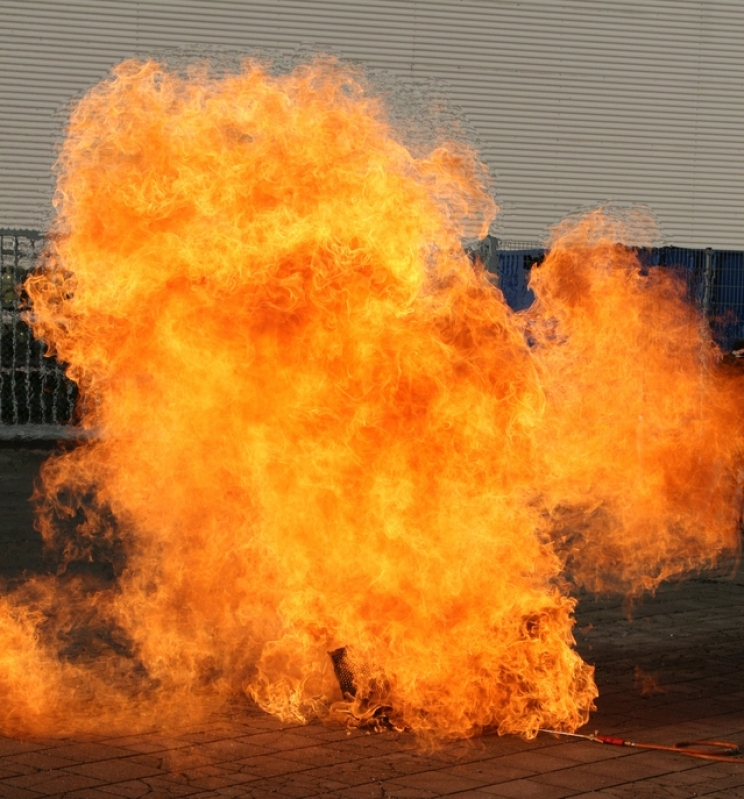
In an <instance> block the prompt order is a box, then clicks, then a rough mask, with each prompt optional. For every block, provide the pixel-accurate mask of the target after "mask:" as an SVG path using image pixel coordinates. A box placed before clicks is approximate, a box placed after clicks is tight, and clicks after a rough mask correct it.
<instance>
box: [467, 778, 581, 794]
mask: <svg viewBox="0 0 744 799" xmlns="http://www.w3.org/2000/svg"><path fill="white" fill-rule="evenodd" d="M481 790H483V791H485V792H486V793H490V794H491V795H492V796H498V797H500V798H501V799H565V797H567V796H573V795H574V794H575V793H576V791H575V789H573V788H565V787H561V786H558V785H547V784H546V783H544V782H537V781H536V780H534V779H533V778H531V777H527V778H526V779H523V780H514V781H513V782H504V783H501V784H500V785H494V786H493V787H491V788H482V789H481Z"/></svg>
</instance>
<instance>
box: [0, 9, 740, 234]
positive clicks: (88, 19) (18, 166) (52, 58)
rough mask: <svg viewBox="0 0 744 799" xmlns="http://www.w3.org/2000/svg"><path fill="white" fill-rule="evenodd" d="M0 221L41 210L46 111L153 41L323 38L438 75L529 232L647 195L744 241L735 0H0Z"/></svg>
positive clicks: (35, 216) (345, 51)
mask: <svg viewBox="0 0 744 799" xmlns="http://www.w3.org/2000/svg"><path fill="white" fill-rule="evenodd" d="M0 11H1V12H2V30H3V46H2V49H0V107H2V115H1V116H0V227H32V228H33V227H40V226H43V225H44V221H45V219H46V218H48V214H49V203H50V197H51V173H50V166H51V163H52V161H53V158H54V156H53V149H54V141H55V137H56V138H58V137H59V135H60V130H61V121H60V116H59V113H58V112H59V109H60V108H61V107H62V106H63V105H64V104H65V103H66V102H67V101H69V100H70V99H71V98H72V97H74V96H77V95H79V94H80V93H81V92H82V91H84V90H85V89H86V88H88V87H89V86H91V85H92V84H93V83H94V82H96V81H97V80H99V79H100V78H102V77H103V76H104V75H105V74H106V72H107V70H108V68H109V67H110V66H111V65H112V64H113V63H115V62H116V61H118V60H120V59H122V58H125V57H127V56H131V55H136V54H139V55H143V54H153V53H155V54H156V52H157V50H158V49H160V48H170V47H179V46H183V45H189V44H196V43H206V44H216V45H221V46H226V47H230V48H236V49H242V48H246V49H249V48H255V47H271V48H279V49H283V50H287V51H290V50H294V49H295V48H296V47H297V46H298V45H300V44H301V43H302V42H307V41H311V42H313V43H314V44H315V45H317V46H318V47H319V48H320V49H323V48H332V49H333V50H334V51H335V52H337V53H339V54H341V55H343V56H347V57H350V58H353V59H355V60H358V61H361V62H363V63H366V64H368V65H370V66H372V67H377V68H386V69H389V70H391V71H392V72H394V73H397V74H399V75H401V76H403V77H406V78H408V77H414V78H433V79H434V80H436V81H441V82H443V83H444V84H445V85H446V91H447V93H448V95H449V96H450V98H451V99H452V100H453V102H454V103H455V104H457V105H458V106H459V107H460V108H462V109H463V111H464V113H465V114H466V115H467V117H468V119H469V121H470V122H471V123H472V125H473V127H474V128H475V129H476V131H477V133H478V136H479V139H480V142H481V144H482V147H483V149H482V156H483V159H484V160H485V161H486V163H488V164H489V166H490V167H491V169H492V171H493V172H494V174H495V176H496V182H497V199H498V201H499V203H500V205H501V206H502V208H503V211H502V214H501V217H500V221H499V223H498V227H497V232H498V233H499V234H500V235H501V236H502V237H504V238H507V239H520V240H533V241H534V240H539V239H540V238H541V237H542V236H543V234H544V232H545V229H546V226H548V225H550V224H552V223H554V222H556V221H557V220H559V219H560V218H561V217H562V216H564V215H565V214H566V213H569V212H571V211H573V210H575V209H576V208H577V207H581V206H586V205H592V204H596V203H598V202H602V201H606V200H615V201H619V202H642V203H647V204H648V205H650V206H651V207H652V209H653V210H654V211H655V213H656V215H657V217H658V218H659V221H660V223H661V225H662V231H663V234H664V238H665V240H666V241H667V242H671V243H674V244H677V245H680V246H691V247H705V246H711V247H717V248H731V249H744V236H743V234H742V230H743V229H744V226H743V225H742V222H744V219H743V217H744V214H743V212H742V209H743V207H744V198H743V197H742V187H743V185H744V146H742V143H741V131H740V128H741V123H742V120H744V92H742V90H741V86H742V78H743V77H744V75H743V74H742V72H743V70H742V67H743V65H744V47H743V45H744V3H742V2H741V0H622V2H616V1H615V0H574V2H558V0H540V1H539V2H537V1H536V0H524V1H522V0H520V1H516V0H446V1H445V0H421V1H417V0H368V1H367V2H356V1H353V2H348V1H347V2H343V1H342V0H210V2H205V1H204V0H149V1H147V0H146V1H144V2H135V1H134V0H66V2H64V3H60V2H57V0H1V2H0Z"/></svg>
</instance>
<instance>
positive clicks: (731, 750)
mask: <svg viewBox="0 0 744 799" xmlns="http://www.w3.org/2000/svg"><path fill="white" fill-rule="evenodd" d="M538 732H545V733H549V734H551V735H563V736H565V737H568V738H581V739H583V740H585V741H593V742H594V743H599V744H609V745H610V746H632V747H633V748H635V749H653V750H655V751H658V752H674V753H675V754H678V755H685V756H686V757H696V758H699V759H701V760H715V761H717V762H719V763H744V756H742V754H741V750H740V749H739V747H738V746H737V745H736V744H735V743H731V742H730V741H710V740H699V741H682V742H681V743H678V744H674V745H672V746H667V745H665V744H653V743H642V742H640V741H628V740H626V739H625V738H617V737H615V736H613V735H600V734H599V733H598V732H594V733H589V734H588V735H582V734H581V733H577V732H561V731H560V730H544V729H540V730H538Z"/></svg>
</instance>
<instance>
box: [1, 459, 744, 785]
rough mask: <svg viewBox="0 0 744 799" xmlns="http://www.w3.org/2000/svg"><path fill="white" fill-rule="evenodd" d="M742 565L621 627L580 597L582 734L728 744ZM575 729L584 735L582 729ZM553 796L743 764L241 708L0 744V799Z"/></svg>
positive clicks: (15, 533) (25, 542) (684, 777)
mask: <svg viewBox="0 0 744 799" xmlns="http://www.w3.org/2000/svg"><path fill="white" fill-rule="evenodd" d="M43 457H44V453H42V452H37V451H33V450H24V451H16V450H13V449H8V448H7V447H6V448H4V449H2V450H0V547H1V548H0V552H2V557H1V558H0V573H3V574H4V575H5V576H8V577H12V576H13V575H15V574H18V573H19V572H20V571H21V570H23V569H30V570H35V569H38V568H41V565H42V559H41V550H40V547H39V541H38V539H37V537H36V535H35V533H33V529H32V524H31V517H30V513H29V511H28V508H27V502H26V500H27V497H28V495H29V494H30V491H31V484H32V480H33V477H34V475H35V474H36V471H37V469H38V465H39V463H40V462H41V460H42V458H43ZM743 600H744V571H740V572H739V573H738V574H737V575H736V576H734V577H721V576H715V575H708V576H707V577H700V578H697V579H694V580H691V581H688V582H686V583H684V584H682V585H678V586H670V587H667V588H665V589H664V590H662V591H661V592H660V593H659V595H658V596H656V597H655V598H654V599H653V600H649V601H646V602H645V603H644V604H643V605H642V606H640V607H638V608H636V609H635V611H634V615H633V620H629V619H628V618H627V617H626V614H625V613H624V611H623V608H622V606H621V603H620V602H619V601H602V602H597V601H591V600H588V599H586V600H584V601H582V603H581V606H580V609H579V613H578V627H579V633H578V634H579V649H580V651H581V652H582V654H583V656H584V657H585V659H587V660H588V661H589V662H591V663H594V664H595V665H596V667H597V678H598V683H599V687H600V691H601V696H600V698H599V700H598V708H599V709H598V711H597V713H596V714H595V715H594V717H593V718H592V721H591V723H590V725H589V730H594V729H598V730H600V732H602V733H603V734H609V735H618V736H622V737H624V738H628V739H632V740H637V741H650V742H656V743H663V744H674V743H676V742H678V741H680V740H689V739H693V738H716V739H726V740H733V741H736V742H737V743H739V744H741V745H743V746H744V684H742V664H743V663H744V634H743V632H744V629H743V628H742V620H743V619H742V617H743V615H744V601H743ZM589 730H587V731H589ZM42 796H44V797H48V796H56V797H68V798H69V799H73V797H74V798H75V799H112V797H130V798H131V799H135V798H137V797H156V798H157V797H187V796H188V797H198V798H199V799H216V797H278V798H279V799H282V798H283V797H287V798H295V797H296V798H297V799H299V798H300V797H311V796H323V797H333V798H334V799H362V798H363V797H370V798H372V797H374V798H376V799H383V797H388V798H389V799H393V797H400V799H418V798H419V797H421V799H424V798H425V797H438V796H449V797H459V799H478V798H480V799H495V798H496V799H497V798H498V797H502V798H504V797H507V798H509V799H522V798H524V799H562V797H581V798H582V799H587V797H590V796H591V797H598V796H603V797H615V799H621V798H622V799H626V798H627V799H635V797H654V799H655V798H656V797H668V798H669V799H687V798H688V797H694V796H706V797H718V798H719V799H724V797H726V799H734V798H735V797H744V762H743V763H742V764H737V763H713V762H706V761H701V760H694V759H691V758H687V757H683V756H681V755H678V754H668V753H662V752H652V751H638V750H633V749H629V748H625V747H615V746H607V745H601V744H596V743H590V742H586V741H574V740H566V739H556V738H553V737H551V736H542V737H540V738H539V739H538V740H536V741H533V742H529V743H528V742H525V741H522V740H519V739H517V738H499V737H498V736H495V735H489V736H484V737H482V738H480V739H478V740H475V741H471V742H460V743H456V744H451V745H449V746H446V747H444V748H443V749H441V750H440V751H437V752H434V753H423V752H421V751H419V749H418V748H417V745H416V741H415V740H414V739H413V737H412V736H410V735H408V734H401V733H393V732H385V733H379V734H367V733H363V732H358V731H357V732H354V733H352V734H347V732H346V731H345V730H343V729H340V728H338V727H329V726H323V725H321V724H311V725H309V726H306V727H298V726H292V725H286V724H282V723H280V722H278V721H277V720H276V719H274V718H272V717H270V716H267V715H265V714H264V713H262V712H260V711H259V710H257V709H256V708H254V707H252V706H251V705H250V704H248V703H245V704H243V705H240V706H235V707H233V708H231V709H230V710H229V711H227V712H225V714H223V715H222V716H220V717H219V718H214V719H212V720H210V721H209V722H208V723H204V724H200V725H199V726H198V727H195V728H193V729H179V730H173V731H171V732H170V734H169V735H162V734H147V735H133V736H128V737H117V738H103V737H99V738H89V737H86V738H82V737H80V738H73V739H65V740H11V739H4V738H0V799H22V798H24V799H32V797H42Z"/></svg>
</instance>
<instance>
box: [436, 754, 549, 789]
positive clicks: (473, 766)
mask: <svg viewBox="0 0 744 799" xmlns="http://www.w3.org/2000/svg"><path fill="white" fill-rule="evenodd" d="M444 772H446V773H448V774H455V775H456V776H460V777H467V778H468V779H470V780H473V781H474V782H476V783H477V784H478V786H483V785H496V784H497V783H499V782H510V781H512V780H518V779H522V778H523V777H530V776H532V775H533V774H534V772H532V771H526V770H525V769H519V768H514V767H513V766H511V765H510V764H509V758H499V759H498V760H493V761H491V760H485V761H484V760H481V761H479V762H476V763H463V764H460V765H457V766H450V767H448V768H446V769H444Z"/></svg>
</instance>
